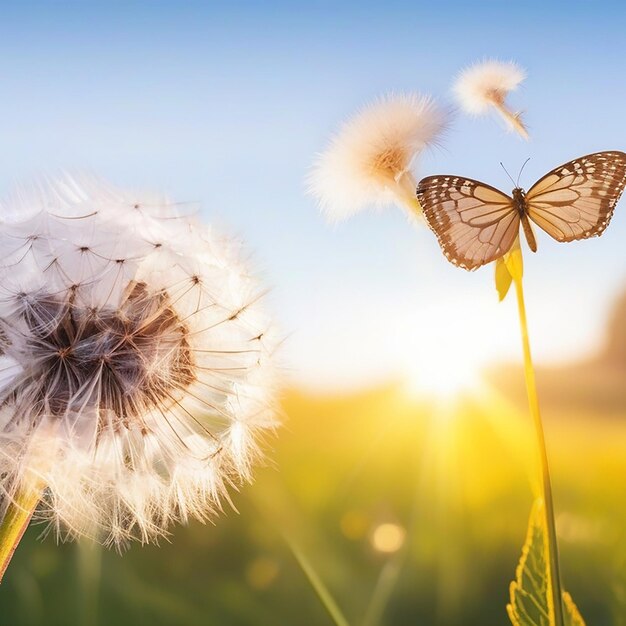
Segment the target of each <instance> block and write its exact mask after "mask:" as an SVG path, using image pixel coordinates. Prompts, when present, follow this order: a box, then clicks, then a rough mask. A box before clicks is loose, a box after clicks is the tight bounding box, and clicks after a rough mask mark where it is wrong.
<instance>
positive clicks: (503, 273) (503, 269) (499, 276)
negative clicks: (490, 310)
mask: <svg viewBox="0 0 626 626" xmlns="http://www.w3.org/2000/svg"><path fill="white" fill-rule="evenodd" d="M512 282H513V277H512V276H511V272H509V270H508V268H507V266H506V263H505V262H504V259H503V258H502V257H500V258H499V259H497V260H496V289H497V290H498V299H499V300H500V302H502V300H504V298H506V294H507V293H508V292H509V287H510V286H511V283H512Z"/></svg>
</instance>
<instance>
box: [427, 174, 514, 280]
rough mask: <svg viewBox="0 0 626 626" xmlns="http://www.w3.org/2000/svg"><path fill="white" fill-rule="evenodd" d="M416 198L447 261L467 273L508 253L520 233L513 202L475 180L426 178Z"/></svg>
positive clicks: (448, 177) (455, 177)
mask: <svg viewBox="0 0 626 626" xmlns="http://www.w3.org/2000/svg"><path fill="white" fill-rule="evenodd" d="M417 198H418V200H419V202H420V204H421V205H422V210H423V212H424V217H425V218H426V221H427V222H428V225H429V226H430V228H431V229H432V230H433V232H434V233H435V235H437V239H438V240H439V245H440V246H441V248H442V250H443V252H444V254H445V255H446V257H447V258H448V260H449V261H451V262H452V263H454V264H455V265H458V266H459V267H462V268H464V269H466V270H475V269H476V268H477V267H480V266H481V265H485V263H489V262H490V261H494V260H495V259H497V258H498V257H501V256H502V255H503V254H505V253H506V252H508V251H509V249H510V248H511V246H512V245H513V242H514V241H515V237H516V236H517V233H518V231H519V223H520V217H519V213H518V212H517V210H516V209H515V206H514V205H513V199H512V198H511V197H510V196H507V195H506V194H505V193H502V192H501V191H498V190H497V189H496V188H495V187H490V186H489V185H485V184H484V183H479V182H478V181H476V180H471V179H469V178H459V177H457V176H428V177H427V178H424V179H423V180H421V181H420V183H419V185H418V187H417Z"/></svg>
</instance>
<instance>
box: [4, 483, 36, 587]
mask: <svg viewBox="0 0 626 626" xmlns="http://www.w3.org/2000/svg"><path fill="white" fill-rule="evenodd" d="M25 482H26V486H24V487H23V488H21V489H20V490H19V491H18V492H17V493H16V494H15V497H14V498H13V500H12V501H11V502H10V503H9V504H8V506H7V510H6V512H5V514H4V518H3V519H2V522H1V523H0V583H1V582H2V578H3V576H4V573H5V572H6V570H7V567H8V566H9V563H10V562H11V559H12V558H13V554H14V553H15V550H16V548H17V546H18V544H19V542H20V541H21V539H22V536H23V535H24V532H25V531H26V528H27V527H28V523H29V522H30V518H31V517H32V515H33V512H34V510H35V508H36V507H37V504H38V503H39V500H40V499H41V493H42V491H43V488H44V485H43V483H42V482H41V481H40V480H32V481H30V482H28V481H25Z"/></svg>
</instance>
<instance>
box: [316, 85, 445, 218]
mask: <svg viewBox="0 0 626 626" xmlns="http://www.w3.org/2000/svg"><path fill="white" fill-rule="evenodd" d="M446 125H447V115H446V113H445V111H443V110H442V109H440V108H439V107H438V106H437V105H436V104H435V102H434V101H433V100H432V98H430V97H428V96H420V95H417V94H399V95H388V96H386V97H383V98H381V99H380V100H378V101H377V102H375V103H374V104H371V105H369V106H367V107H365V108H364V109H363V110H361V111H360V112H359V113H358V114H357V115H355V116H354V117H353V118H352V119H350V120H348V121H347V122H346V123H345V124H344V125H343V126H342V127H341V128H340V130H339V132H338V133H337V135H336V136H335V137H334V138H333V139H332V140H331V143H330V146H329V147H328V149H327V150H326V151H325V152H323V153H322V154H320V155H319V157H318V159H317V161H316V163H315V164H314V166H313V168H312V171H311V173H310V175H309V176H308V179H307V183H308V192H309V193H310V194H312V195H313V196H315V197H316V199H317V201H318V203H319V206H320V209H321V210H322V211H323V212H324V213H325V215H326V216H327V217H328V219H329V220H331V221H340V220H343V219H346V218H348V217H351V216H352V215H354V214H355V213H357V212H359V211H360V210H362V209H364V208H366V207H368V206H385V205H389V204H394V203H399V204H401V205H404V206H406V207H408V208H409V210H410V212H411V213H413V214H415V213H417V214H419V213H420V208H419V203H418V202H417V199H416V197H415V189H416V187H417V184H416V181H415V177H414V175H413V172H412V168H413V166H414V165H415V160H416V157H417V156H418V155H419V154H420V152H422V150H424V148H426V147H427V146H429V145H432V144H433V143H436V142H437V140H438V139H439V137H440V136H441V133H442V131H443V130H444V128H445V127H446Z"/></svg>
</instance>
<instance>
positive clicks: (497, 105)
mask: <svg viewBox="0 0 626 626" xmlns="http://www.w3.org/2000/svg"><path fill="white" fill-rule="evenodd" d="M525 78H526V72H525V71H524V70H523V69H522V68H521V67H520V66H519V65H517V64H516V63H512V62H508V63H505V62H502V61H494V60H487V61H481V62H480V63H476V64H475V65H472V66H471V67H468V68H467V69H465V70H463V71H462V72H461V73H460V74H459V76H458V78H457V79H456V81H455V83H454V92H455V93H456V96H457V98H458V100H459V102H460V104H461V107H462V108H463V109H464V110H465V111H466V112H467V113H469V114H471V115H483V114H485V113H488V112H489V111H490V110H495V111H496V112H497V113H498V114H499V115H500V116H501V118H502V119H503V120H504V122H505V123H506V125H507V127H508V128H509V129H511V130H514V131H515V132H517V133H519V134H520V135H521V136H522V137H524V138H525V139H528V131H527V130H526V127H525V126H524V123H523V122H522V114H521V112H514V111H512V110H511V109H509V107H508V106H507V103H506V98H507V96H508V95H509V93H510V92H511V91H514V90H515V89H517V87H518V86H519V85H520V84H521V83H522V81H523V80H524V79H525Z"/></svg>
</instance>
